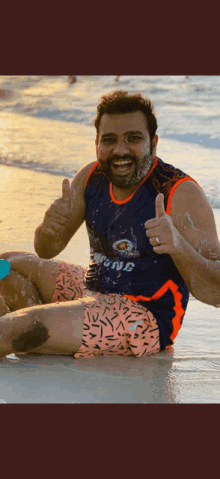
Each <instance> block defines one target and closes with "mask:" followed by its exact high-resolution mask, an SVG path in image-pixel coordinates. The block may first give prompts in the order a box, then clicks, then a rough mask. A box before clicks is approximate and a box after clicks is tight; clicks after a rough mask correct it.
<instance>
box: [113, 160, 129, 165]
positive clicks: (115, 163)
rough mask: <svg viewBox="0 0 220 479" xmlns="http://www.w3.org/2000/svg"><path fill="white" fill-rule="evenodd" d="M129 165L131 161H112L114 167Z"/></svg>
mask: <svg viewBox="0 0 220 479" xmlns="http://www.w3.org/2000/svg"><path fill="white" fill-rule="evenodd" d="M130 163H131V160H130V161H128V160H119V161H114V163H113V164H114V165H119V166H120V165H129V164H130Z"/></svg>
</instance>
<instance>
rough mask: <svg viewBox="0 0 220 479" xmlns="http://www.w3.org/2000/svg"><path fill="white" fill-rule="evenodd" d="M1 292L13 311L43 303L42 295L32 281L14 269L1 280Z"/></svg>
mask: <svg viewBox="0 0 220 479" xmlns="http://www.w3.org/2000/svg"><path fill="white" fill-rule="evenodd" d="M0 294H1V295H2V297H3V298H4V300H5V302H6V304H7V306H8V307H9V308H10V309H11V310H12V311H16V310H17V309H22V308H27V307H29V306H34V305H37V304H42V299H41V296H40V294H39V292H38V291H37V289H36V288H35V286H34V285H33V284H32V283H31V281H29V280H28V279H27V278H25V277H24V276H22V275H21V274H20V273H18V272H17V271H14V270H12V269H11V271H10V272H9V274H8V276H7V277H6V278H4V279H3V280H1V281H0Z"/></svg>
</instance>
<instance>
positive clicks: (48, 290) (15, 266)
mask: <svg viewBox="0 0 220 479" xmlns="http://www.w3.org/2000/svg"><path fill="white" fill-rule="evenodd" d="M0 259H7V260H8V261H9V263H10V266H11V271H10V273H9V275H8V276H7V277H6V278H5V279H3V280H0V294H1V295H2V296H4V298H5V300H6V303H7V305H8V306H9V307H10V309H12V310H13V311H15V310H16V309H20V308H24V307H28V306H31V305H34V304H41V302H43V303H51V301H52V298H53V294H54V288H55V285H56V277H57V273H58V269H59V265H60V262H59V261H54V260H52V259H49V260H47V259H41V258H39V257H38V256H37V255H35V254H32V253H25V252H24V251H10V252H6V253H2V254H0ZM22 277H23V280H22ZM28 301H29V302H28ZM31 301H32V302H31ZM9 302H10V304H9ZM0 314H1V312H0Z"/></svg>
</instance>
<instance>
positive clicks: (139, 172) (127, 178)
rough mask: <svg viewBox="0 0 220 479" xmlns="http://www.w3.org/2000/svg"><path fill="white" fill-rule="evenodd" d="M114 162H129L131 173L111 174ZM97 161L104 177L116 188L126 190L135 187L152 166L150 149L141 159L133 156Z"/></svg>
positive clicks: (116, 156) (115, 156)
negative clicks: (130, 163)
mask: <svg viewBox="0 0 220 479" xmlns="http://www.w3.org/2000/svg"><path fill="white" fill-rule="evenodd" d="M114 160H128V161H131V162H132V166H131V171H130V172H128V173H127V174H123V175H122V174H120V173H119V174H117V173H116V172H113V171H112V167H111V166H112V164H113V161H114ZM98 161H99V164H100V166H101V169H102V171H103V173H104V174H105V176H107V178H108V180H109V181H110V182H112V184H113V185H115V186H117V187H118V188H122V189H125V190H126V189H130V188H133V187H134V186H137V185H138V184H139V183H140V182H141V181H142V180H143V178H144V177H145V176H146V175H147V173H148V172H149V170H150V168H151V166H152V164H153V154H152V148H151V149H150V151H149V153H148V154H146V155H144V156H143V157H142V158H137V157H136V156H133V155H122V156H118V155H114V156H111V157H109V158H107V160H105V161H102V160H101V159H99V160H98Z"/></svg>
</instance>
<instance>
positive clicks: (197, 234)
mask: <svg viewBox="0 0 220 479" xmlns="http://www.w3.org/2000/svg"><path fill="white" fill-rule="evenodd" d="M170 216H171V218H172V220H173V223H174V226H175V227H176V228H177V229H178V230H179V232H180V233H181V235H182V236H183V237H184V238H185V239H186V241H188V242H189V243H190V244H191V246H192V247H194V249H196V250H197V251H199V252H200V253H201V254H202V255H203V256H205V257H206V258H207V257H210V259H212V258H213V259H214V256H218V258H219V257H220V244H219V240H218V236H217V229H216V224H215V218H214V213H213V211H212V208H211V206H210V204H209V201H208V198H207V197H206V195H205V193H204V192H203V190H202V189H201V188H200V187H199V186H198V185H197V184H196V183H194V182H193V181H190V180H189V181H184V182H182V183H180V184H179V185H178V186H177V188H176V190H175V191H174V194H173V198H172V203H171V211H170ZM216 259H217V257H216Z"/></svg>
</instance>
